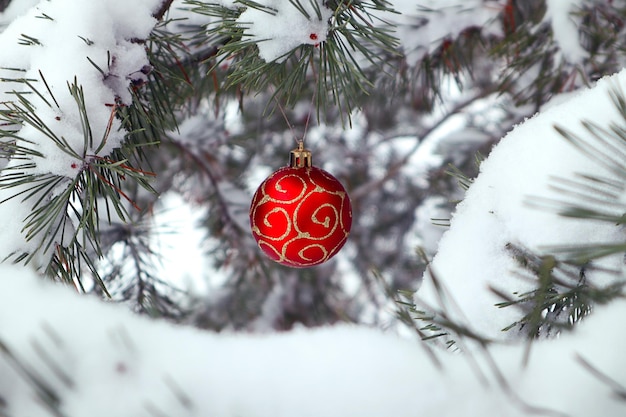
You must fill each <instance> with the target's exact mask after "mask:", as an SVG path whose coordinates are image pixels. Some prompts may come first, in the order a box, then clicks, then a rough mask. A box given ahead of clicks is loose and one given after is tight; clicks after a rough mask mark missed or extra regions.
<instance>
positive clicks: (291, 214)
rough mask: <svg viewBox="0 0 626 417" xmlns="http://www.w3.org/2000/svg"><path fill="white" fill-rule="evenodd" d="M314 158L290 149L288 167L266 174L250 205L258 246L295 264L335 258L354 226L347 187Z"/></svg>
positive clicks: (282, 261)
mask: <svg viewBox="0 0 626 417" xmlns="http://www.w3.org/2000/svg"><path fill="white" fill-rule="evenodd" d="M310 161H311V156H310V152H308V151H306V150H304V149H302V145H301V146H300V148H299V149H298V150H294V151H292V159H291V163H290V166H286V167H283V168H280V169H279V170H277V171H275V172H274V173H273V174H271V175H270V176H269V177H267V178H266V179H265V181H263V182H262V183H261V185H260V186H259V188H258V189H257V190H256V192H255V194H254V197H253V198H252V204H251V205H250V226H251V228H252V235H253V236H254V238H255V239H256V241H257V243H258V245H259V247H260V248H261V249H262V250H263V252H264V253H265V254H266V255H267V256H268V257H269V258H270V259H272V260H274V261H276V262H278V263H280V264H283V265H287V266H290V267H294V268H306V267H309V266H313V265H318V264H321V263H322V262H326V261H327V260H329V259H330V258H332V257H333V256H334V255H335V254H336V253H337V252H339V250H340V249H341V248H342V246H343V245H344V244H345V243H346V240H347V239H348V235H349V233H350V227H351V226H352V206H351V204H350V198H349V197H348V193H347V192H346V190H345V189H344V187H343V185H341V183H340V182H339V181H338V180H337V179H336V178H335V177H333V176H332V175H331V174H329V173H328V172H326V171H324V170H323V169H320V168H317V167H314V166H312V165H311V162H310Z"/></svg>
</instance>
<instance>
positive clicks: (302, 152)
mask: <svg viewBox="0 0 626 417" xmlns="http://www.w3.org/2000/svg"><path fill="white" fill-rule="evenodd" d="M289 166H290V167H291V168H310V167H312V166H313V162H312V157H311V151H310V150H308V149H304V141H299V142H298V148H297V149H294V150H292V151H291V152H290V153H289Z"/></svg>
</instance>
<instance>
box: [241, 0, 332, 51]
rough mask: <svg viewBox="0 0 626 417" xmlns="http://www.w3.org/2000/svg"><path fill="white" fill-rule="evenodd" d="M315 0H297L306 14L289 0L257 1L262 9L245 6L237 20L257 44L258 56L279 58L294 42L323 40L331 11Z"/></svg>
mask: <svg viewBox="0 0 626 417" xmlns="http://www.w3.org/2000/svg"><path fill="white" fill-rule="evenodd" d="M314 2H317V3H316V7H314V6H313V5H312V3H310V2H308V1H303V2H301V3H300V4H301V5H302V8H303V9H304V10H306V12H307V14H308V15H309V16H308V17H307V16H306V15H305V14H303V13H302V12H301V11H300V10H298V9H297V8H296V7H295V6H294V5H293V4H292V3H291V2H288V1H284V0H263V1H258V2H257V3H258V4H259V5H260V6H262V7H263V9H262V8H254V7H248V8H247V9H246V10H245V11H244V12H243V13H241V15H240V16H239V18H238V19H237V22H238V23H239V25H241V26H242V27H243V28H244V36H246V37H249V38H250V40H251V41H254V42H255V43H256V45H257V46H258V48H259V56H260V57H261V59H263V60H265V61H266V62H272V61H276V62H281V61H284V59H285V58H286V57H287V54H288V53H289V52H291V51H292V50H293V49H295V48H296V47H297V46H300V45H317V44H319V43H320V42H324V41H325V40H326V35H327V34H328V30H329V25H328V22H329V19H330V18H331V16H332V14H333V13H332V11H331V10H330V9H329V8H327V7H326V6H325V5H324V4H323V3H322V2H321V1H320V0H314ZM318 12H319V16H318Z"/></svg>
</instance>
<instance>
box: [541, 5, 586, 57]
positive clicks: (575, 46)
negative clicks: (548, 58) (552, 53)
mask: <svg viewBox="0 0 626 417" xmlns="http://www.w3.org/2000/svg"><path fill="white" fill-rule="evenodd" d="M582 4H583V0H576V1H572V0H547V1H546V15H545V16H544V20H546V21H548V22H550V25H551V27H552V36H553V39H554V40H555V42H556V43H557V45H558V46H559V49H560V52H561V55H562V57H563V59H565V60H566V61H567V62H569V63H572V64H580V63H582V62H583V60H584V59H585V58H587V57H588V56H589V54H588V53H587V52H586V51H585V50H584V49H583V47H582V46H581V45H580V42H579V33H578V25H579V23H578V22H576V21H575V20H574V16H573V15H572V13H573V12H575V11H576V10H578V9H580V8H581V7H582Z"/></svg>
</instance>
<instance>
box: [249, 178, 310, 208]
mask: <svg viewBox="0 0 626 417" xmlns="http://www.w3.org/2000/svg"><path fill="white" fill-rule="evenodd" d="M279 172H280V171H277V172H276V173H279ZM273 176H274V175H272V176H271V177H270V178H268V181H266V182H265V184H263V187H262V193H263V198H262V199H261V201H260V203H265V202H266V201H271V202H273V203H281V204H293V203H295V202H296V201H298V200H299V199H301V198H302V197H304V195H305V194H306V191H307V188H308V186H307V183H306V181H304V180H303V179H302V178H300V177H299V176H298V175H296V174H289V175H285V176H284V177H282V178H279V179H278V181H276V183H275V184H274V188H273V189H274V190H275V191H276V192H278V193H281V194H287V193H288V191H287V190H285V189H284V188H283V187H282V186H281V183H282V182H284V181H287V180H288V179H289V178H295V179H297V180H298V181H299V182H300V183H301V184H302V190H300V193H299V194H298V195H297V196H296V197H294V198H292V199H289V200H281V199H280V198H276V196H275V195H274V196H270V195H269V194H268V193H267V190H266V189H265V187H267V185H268V184H269V183H270V181H269V180H270V179H271V178H272V177H273Z"/></svg>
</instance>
